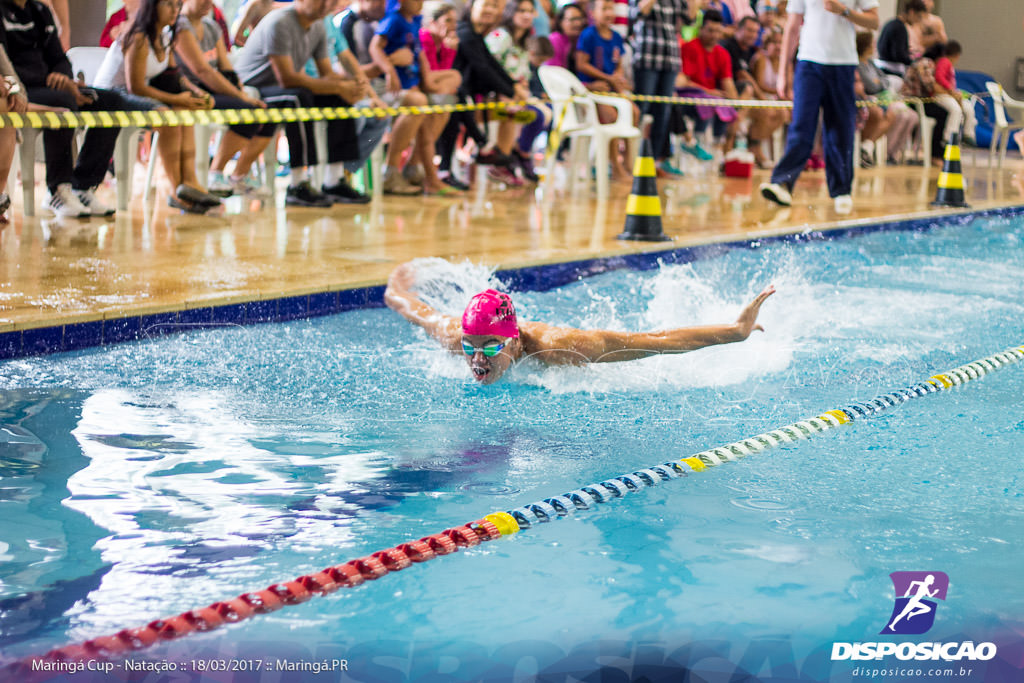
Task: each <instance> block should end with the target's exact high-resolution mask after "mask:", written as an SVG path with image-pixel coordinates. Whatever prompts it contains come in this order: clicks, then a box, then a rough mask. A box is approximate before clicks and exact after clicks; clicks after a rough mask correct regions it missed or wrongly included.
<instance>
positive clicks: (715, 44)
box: [676, 10, 738, 161]
mask: <svg viewBox="0 0 1024 683" xmlns="http://www.w3.org/2000/svg"><path fill="white" fill-rule="evenodd" d="M721 38H722V22H721V15H720V14H719V13H718V12H716V11H715V10H705V12H704V22H703V23H702V24H701V27H700V32H698V33H697V37H696V38H694V39H693V40H691V41H689V42H688V43H685V44H683V45H682V46H680V48H679V53H680V55H681V57H682V62H683V66H682V70H681V71H680V72H679V77H678V79H677V80H676V88H677V92H679V93H680V94H681V95H683V96H686V97H708V98H723V97H724V98H729V99H737V98H738V94H737V93H736V84H735V83H734V81H733V73H732V59H731V58H730V57H729V53H728V51H727V50H726V49H725V48H724V47H722V46H721V45H719V41H720V40H721ZM677 111H678V112H679V114H680V115H681V116H682V117H683V118H685V119H688V120H690V121H696V125H695V127H694V130H695V131H696V132H698V133H702V132H704V131H705V130H706V129H707V126H708V123H710V122H712V121H713V128H712V131H713V134H714V137H715V140H716V144H720V143H721V140H722V139H723V138H724V136H725V133H726V129H727V128H728V127H729V125H730V124H732V123H733V122H735V121H736V120H737V117H736V110H735V109H733V108H732V107H705V106H695V105H692V104H685V105H681V106H679V107H678V110H677ZM679 132H681V133H682V134H683V139H684V141H685V142H684V144H683V151H685V152H686V153H688V154H691V155H693V156H695V157H697V158H698V159H699V160H701V161H709V160H710V159H712V158H713V157H712V155H711V154H710V153H709V152H708V151H707V150H706V149H704V148H703V147H702V146H701V144H700V142H699V141H698V140H697V139H696V138H695V137H694V135H693V131H691V130H689V126H685V127H682V128H681V130H680V131H679Z"/></svg>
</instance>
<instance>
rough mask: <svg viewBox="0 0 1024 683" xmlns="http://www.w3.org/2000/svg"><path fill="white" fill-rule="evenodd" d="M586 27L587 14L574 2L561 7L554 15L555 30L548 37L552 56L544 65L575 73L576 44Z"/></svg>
mask: <svg viewBox="0 0 1024 683" xmlns="http://www.w3.org/2000/svg"><path fill="white" fill-rule="evenodd" d="M586 26H587V13H586V12H585V11H584V10H583V6H582V5H580V4H579V3H576V2H570V3H567V4H565V5H562V7H561V9H559V10H558V14H556V15H555V30H554V31H552V32H551V34H550V35H549V36H548V40H550V41H551V48H552V50H553V51H554V55H553V56H552V57H551V59H549V60H548V61H547V62H546V63H547V64H550V65H551V66H560V67H562V68H563V69H568V70H569V71H572V72H573V73H576V43H577V41H579V38H580V34H581V33H582V32H583V29H584V28H586Z"/></svg>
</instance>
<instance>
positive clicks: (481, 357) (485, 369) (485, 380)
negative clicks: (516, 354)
mask: <svg viewBox="0 0 1024 683" xmlns="http://www.w3.org/2000/svg"><path fill="white" fill-rule="evenodd" d="M518 343H519V340H518V339H513V338H511V337H500V336H498V335H493V334H487V335H483V334H464V335H462V347H463V352H465V351H470V352H471V353H466V354H465V356H466V362H467V363H468V364H469V370H470V372H471V373H472V374H473V379H475V380H476V381H477V382H479V383H480V384H494V383H495V382H497V381H498V380H499V379H501V376H502V375H504V374H505V371H506V370H508V369H509V367H511V365H512V361H513V360H514V358H513V355H512V350H513V348H514V347H515V345H516V344H518ZM499 344H504V347H503V348H502V349H501V350H500V351H499V352H498V353H497V354H495V355H493V356H488V355H487V354H486V353H485V352H484V349H486V348H487V347H490V348H494V347H495V346H497V345H499ZM469 347H472V348H469Z"/></svg>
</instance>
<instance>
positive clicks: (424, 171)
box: [370, 0, 462, 194]
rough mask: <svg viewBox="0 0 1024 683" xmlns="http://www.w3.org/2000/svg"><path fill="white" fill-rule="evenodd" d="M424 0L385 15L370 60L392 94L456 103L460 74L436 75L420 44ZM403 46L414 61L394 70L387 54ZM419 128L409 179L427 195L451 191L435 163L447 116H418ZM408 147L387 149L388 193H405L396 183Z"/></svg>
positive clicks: (407, 1) (405, 0)
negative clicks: (435, 149) (411, 94)
mask: <svg viewBox="0 0 1024 683" xmlns="http://www.w3.org/2000/svg"><path fill="white" fill-rule="evenodd" d="M422 9H423V0H399V2H398V4H397V6H396V7H395V8H394V9H393V10H392V11H390V12H387V13H386V14H385V15H384V18H383V19H382V20H381V21H380V23H379V24H378V26H377V31H376V33H375V34H374V36H373V38H372V39H371V40H370V56H371V57H372V58H373V63H374V64H375V65H376V66H377V68H378V69H380V70H381V72H382V73H383V74H384V80H385V85H386V87H387V89H388V91H389V92H391V93H392V94H395V95H397V94H399V93H401V92H403V91H405V92H409V93H415V94H420V95H422V94H428V95H435V96H448V97H450V98H451V99H452V100H454V96H455V93H456V91H457V90H458V88H459V86H460V85H461V84H462V76H461V75H460V74H459V73H458V72H457V71H455V70H453V69H446V70H444V71H433V70H432V69H431V68H430V61H429V60H428V59H427V57H426V55H424V54H423V50H422V48H421V46H420V36H419V34H420V26H421V23H422V19H423V17H422V16H421V15H420V11H421V10H422ZM402 48H405V49H407V50H408V51H410V52H411V53H412V55H413V61H412V63H411V64H409V65H407V66H396V65H395V64H394V63H393V62H392V61H391V60H390V59H389V57H388V56H389V55H391V54H394V53H395V52H397V51H398V50H400V49H402ZM419 118H420V119H421V121H420V125H419V126H418V128H417V130H416V138H415V141H414V143H413V144H414V146H413V150H412V154H411V155H410V158H411V159H412V161H411V162H410V163H411V165H412V167H413V168H412V169H411V170H410V171H409V172H407V173H406V174H404V175H405V179H406V180H408V182H409V183H410V184H412V185H416V184H417V183H416V181H417V180H419V184H420V185H422V187H423V191H424V192H426V193H428V194H439V193H441V192H442V191H445V192H451V191H453V190H451V189H450V188H447V187H446V186H445V185H443V184H442V183H441V179H440V177H439V176H438V174H437V167H436V166H435V165H434V145H435V143H436V142H437V137H438V135H440V133H441V130H442V129H444V127H445V124H446V123H448V115H447V114H429V115H427V116H420V117H419ZM404 151H405V148H404V147H400V146H399V145H397V144H392V145H391V146H390V148H389V149H388V159H387V161H386V162H385V165H384V181H383V186H384V192H391V193H393V194H406V192H405V188H404V187H403V186H404V185H405V183H397V182H396V181H397V180H399V179H401V178H402V175H401V169H402V160H401V154H402V153H403V152H404Z"/></svg>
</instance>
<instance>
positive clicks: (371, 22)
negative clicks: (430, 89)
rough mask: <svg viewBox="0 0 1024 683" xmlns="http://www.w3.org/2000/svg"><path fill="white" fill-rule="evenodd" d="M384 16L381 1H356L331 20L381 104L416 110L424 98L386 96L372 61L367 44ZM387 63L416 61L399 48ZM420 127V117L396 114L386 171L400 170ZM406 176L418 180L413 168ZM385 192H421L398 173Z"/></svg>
mask: <svg viewBox="0 0 1024 683" xmlns="http://www.w3.org/2000/svg"><path fill="white" fill-rule="evenodd" d="M386 13H387V5H386V2H385V0H356V4H354V5H352V6H351V7H349V8H348V9H347V10H345V11H344V12H342V13H341V14H339V15H338V16H336V17H335V18H334V21H335V22H336V23H337V25H338V28H339V29H340V30H341V34H342V35H343V36H344V37H345V40H346V42H348V45H349V48H350V49H351V50H352V52H353V54H355V57H356V60H357V61H358V62H359V65H360V68H362V70H363V74H364V75H365V76H366V77H367V78H369V79H371V84H372V86H373V88H374V90H375V91H376V92H377V93H378V95H380V98H381V99H382V100H384V102H385V103H387V104H389V105H393V106H398V105H401V106H411V107H418V106H424V105H426V104H427V97H426V95H424V94H423V93H422V92H419V91H417V90H407V89H406V90H399V91H398V92H397V93H396V92H390V91H389V90H388V88H387V85H386V82H385V79H384V78H382V76H383V75H384V72H383V71H382V70H381V68H380V66H379V65H378V64H377V63H376V62H375V61H374V59H373V56H372V55H371V54H370V43H371V42H372V41H373V39H374V36H375V35H376V34H377V29H378V26H379V22H380V21H381V20H382V19H383V18H384V16H385V14H386ZM387 59H388V61H389V62H390V63H391V64H392V65H394V66H396V67H403V68H404V67H408V66H410V65H412V64H413V62H414V61H415V60H416V59H417V58H416V57H415V56H414V55H413V52H412V50H410V49H409V48H408V47H404V46H399V47H398V48H397V49H395V51H394V52H391V53H390V54H388V55H387ZM422 123H423V117H422V116H413V115H409V114H400V115H398V116H396V117H395V119H394V121H393V122H392V124H391V142H390V144H389V145H388V152H387V158H386V159H385V164H386V165H387V166H388V168H394V169H401V168H402V157H403V155H404V154H405V153H406V150H408V149H409V148H410V146H411V145H412V144H413V141H414V140H415V139H416V136H417V134H418V133H419V129H420V125H421V124H422ZM409 171H410V176H409V177H411V178H412V179H413V180H419V178H417V177H415V176H414V175H412V172H413V171H415V167H410V169H409ZM387 177H388V181H387V182H388V184H387V188H386V189H387V192H388V193H389V194H402V195H414V194H419V193H420V192H422V188H421V186H419V185H416V184H415V183H412V182H410V181H409V179H408V178H407V177H405V176H403V174H401V173H394V172H392V173H389V174H387Z"/></svg>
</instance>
